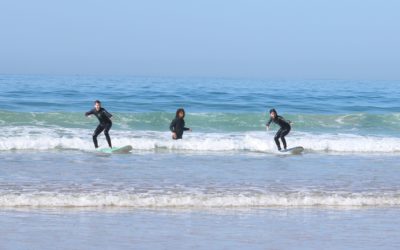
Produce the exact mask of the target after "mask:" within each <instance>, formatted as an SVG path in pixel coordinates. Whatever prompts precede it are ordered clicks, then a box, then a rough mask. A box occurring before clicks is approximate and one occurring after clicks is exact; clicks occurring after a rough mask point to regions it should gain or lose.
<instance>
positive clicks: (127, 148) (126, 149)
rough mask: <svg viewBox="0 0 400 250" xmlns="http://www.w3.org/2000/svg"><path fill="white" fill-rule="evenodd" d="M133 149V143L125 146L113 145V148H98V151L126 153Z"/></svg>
mask: <svg viewBox="0 0 400 250" xmlns="http://www.w3.org/2000/svg"><path fill="white" fill-rule="evenodd" d="M131 150H132V146H131V145H126V146H123V147H113V148H98V149H97V151H98V152H101V153H106V154H126V153H129V152H130V151H131Z"/></svg>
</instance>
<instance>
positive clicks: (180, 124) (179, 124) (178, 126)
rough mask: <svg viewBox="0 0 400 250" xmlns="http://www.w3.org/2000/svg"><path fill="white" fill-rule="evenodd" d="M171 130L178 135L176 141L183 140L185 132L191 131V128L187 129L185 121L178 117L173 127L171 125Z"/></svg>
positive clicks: (173, 122)
mask: <svg viewBox="0 0 400 250" xmlns="http://www.w3.org/2000/svg"><path fill="white" fill-rule="evenodd" d="M169 129H170V130H171V132H174V133H176V138H174V139H182V135H183V131H187V130H189V128H185V120H184V119H183V118H178V117H176V118H175V119H173V120H172V122H171V125H169Z"/></svg>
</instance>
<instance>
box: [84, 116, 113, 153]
mask: <svg viewBox="0 0 400 250" xmlns="http://www.w3.org/2000/svg"><path fill="white" fill-rule="evenodd" d="M85 115H86V116H89V115H95V116H96V117H97V119H99V122H100V124H99V125H98V126H97V128H96V130H95V131H94V132H93V143H94V146H95V147H96V148H98V147H99V145H98V144H97V136H98V135H99V134H100V133H101V132H103V130H104V135H105V136H106V139H107V143H108V146H110V148H111V147H112V146H111V138H110V135H109V134H108V131H110V129H111V126H112V122H111V119H110V118H111V117H112V115H111V114H110V113H108V112H107V110H105V109H104V108H100V110H99V111H97V110H96V109H92V110H90V111H89V112H86V113H85Z"/></svg>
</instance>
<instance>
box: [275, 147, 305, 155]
mask: <svg viewBox="0 0 400 250" xmlns="http://www.w3.org/2000/svg"><path fill="white" fill-rule="evenodd" d="M303 151H304V148H303V147H301V146H298V147H293V148H288V149H284V150H281V151H279V152H281V153H283V154H294V155H297V154H301V152H303Z"/></svg>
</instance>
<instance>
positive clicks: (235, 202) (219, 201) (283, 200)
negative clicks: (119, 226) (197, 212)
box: [0, 192, 400, 208]
mask: <svg viewBox="0 0 400 250" xmlns="http://www.w3.org/2000/svg"><path fill="white" fill-rule="evenodd" d="M315 206H329V207H331V206H332V207H370V206H400V193H399V192H392V193H387V192H386V193H343V192H342V193H337V192H314V193H313V192H309V193H307V192H291V193H284V192H282V193H261V194H260V193H249V192H243V193H240V192H239V193H229V192H220V193H211V194H210V193H199V192H197V193H187V192H176V193H172V192H158V193H154V192H147V193H129V192H120V193H110V192H104V193H102V192H86V193H58V192H33V193H18V194H13V193H10V194H1V195H0V207H131V208H256V207H315Z"/></svg>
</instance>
